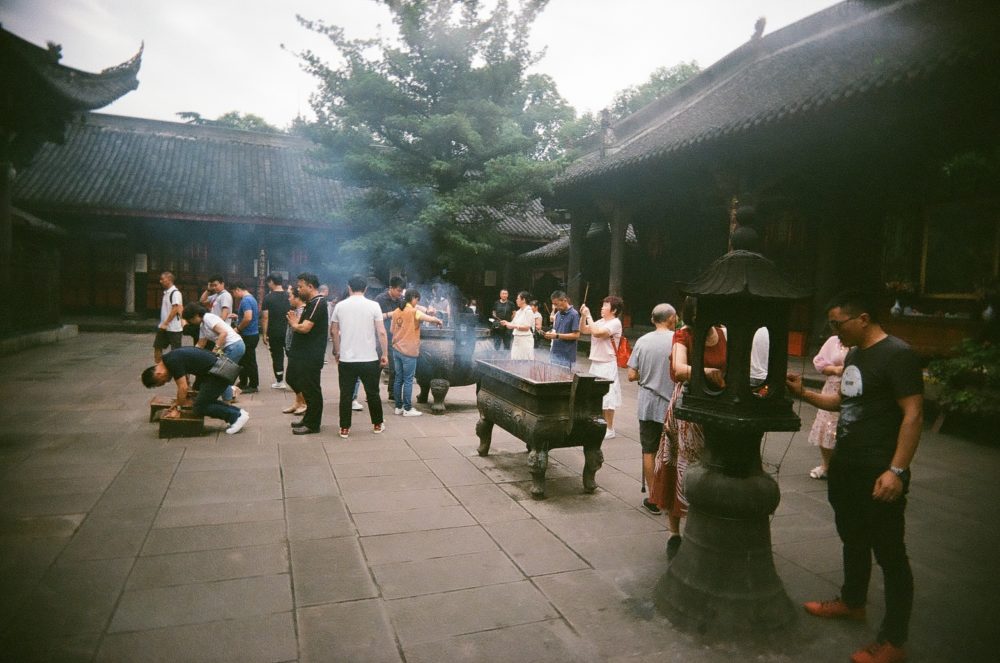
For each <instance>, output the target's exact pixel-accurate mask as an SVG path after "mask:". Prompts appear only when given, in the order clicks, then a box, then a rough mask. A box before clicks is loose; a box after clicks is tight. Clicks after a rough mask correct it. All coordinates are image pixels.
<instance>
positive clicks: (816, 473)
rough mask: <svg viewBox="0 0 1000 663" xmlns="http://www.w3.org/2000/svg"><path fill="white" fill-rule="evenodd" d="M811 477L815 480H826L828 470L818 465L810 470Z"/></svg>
mask: <svg viewBox="0 0 1000 663" xmlns="http://www.w3.org/2000/svg"><path fill="white" fill-rule="evenodd" d="M809 476H811V477H812V478H813V479H825V478H826V468H825V467H823V466H822V465H817V466H816V467H814V468H812V469H811V470H809Z"/></svg>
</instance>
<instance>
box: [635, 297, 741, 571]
mask: <svg viewBox="0 0 1000 663" xmlns="http://www.w3.org/2000/svg"><path fill="white" fill-rule="evenodd" d="M696 315H697V299H696V298H694V297H688V298H687V299H685V300H684V307H683V316H684V326H683V327H682V328H681V329H678V330H677V331H676V332H674V342H673V346H672V348H671V351H670V377H671V378H672V379H673V381H674V384H675V385H676V386H675V387H674V394H673V397H672V398H671V399H670V406H669V408H667V416H666V418H665V420H664V424H663V436H662V437H661V438H660V449H659V451H657V454H656V470H655V472H654V479H655V482H656V485H655V486H654V487H653V491H652V497H651V499H650V501H652V502H654V503H655V504H657V505H658V506H659V507H660V508H661V509H665V510H666V511H667V521H668V524H669V527H670V538H669V539H667V558H668V559H673V557H674V555H676V554H677V550H678V549H679V548H680V545H681V518H683V517H684V516H686V515H687V506H688V502H687V498H686V497H685V495H684V475H685V473H686V472H687V468H688V465H690V464H691V463H694V462H697V461H698V459H699V458H700V457H701V451H702V449H704V448H705V434H704V432H703V431H702V428H701V425H700V424H696V423H693V422H690V421H684V420H683V419H677V418H676V417H674V407H675V406H676V404H677V402H678V399H679V398H681V393H682V391H683V389H684V383H685V382H687V381H688V380H690V379H691V363H690V361H689V356H690V353H691V349H692V348H693V347H694V337H693V335H692V332H693V331H694V330H693V328H692V327H691V323H692V322H694V319H695V316H696ZM704 364H705V378H706V379H707V380H708V382H709V383H710V384H711V385H713V386H714V387H717V388H719V389H722V388H723V387H725V385H726V382H725V375H726V330H725V328H724V327H721V326H716V327H712V328H711V329H710V330H709V331H708V335H707V336H706V337H705V355H704Z"/></svg>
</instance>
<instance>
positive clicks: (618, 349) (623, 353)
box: [615, 334, 632, 368]
mask: <svg viewBox="0 0 1000 663" xmlns="http://www.w3.org/2000/svg"><path fill="white" fill-rule="evenodd" d="M615 356H617V357H618V368H628V359H629V357H631V356H632V347H631V346H630V345H629V344H628V339H627V338H626V337H625V335H624V334H622V336H621V339H620V340H619V341H618V344H617V345H616V346H615Z"/></svg>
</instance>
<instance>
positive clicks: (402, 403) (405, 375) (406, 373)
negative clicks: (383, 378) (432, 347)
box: [392, 352, 417, 410]
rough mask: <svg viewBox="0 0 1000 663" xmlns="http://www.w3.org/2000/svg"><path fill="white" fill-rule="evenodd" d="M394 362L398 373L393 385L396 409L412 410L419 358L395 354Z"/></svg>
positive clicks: (399, 353)
mask: <svg viewBox="0 0 1000 663" xmlns="http://www.w3.org/2000/svg"><path fill="white" fill-rule="evenodd" d="M392 361H393V364H394V366H393V368H394V369H395V371H396V378H395V380H393V383H392V397H393V400H395V401H396V407H401V408H403V409H404V410H409V409H412V408H413V403H412V402H411V401H412V398H413V376H414V375H416V373H417V358H416V357H407V356H406V355H404V354H403V353H401V352H395V353H393V359H392Z"/></svg>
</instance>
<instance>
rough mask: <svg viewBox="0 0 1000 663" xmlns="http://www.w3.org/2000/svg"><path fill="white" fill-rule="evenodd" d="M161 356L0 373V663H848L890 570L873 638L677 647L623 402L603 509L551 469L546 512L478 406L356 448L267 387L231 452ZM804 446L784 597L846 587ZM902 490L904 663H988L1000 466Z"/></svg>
mask: <svg viewBox="0 0 1000 663" xmlns="http://www.w3.org/2000/svg"><path fill="white" fill-rule="evenodd" d="M149 343H150V339H149V338H147V337H144V336H133V335H117V334H84V335H81V336H80V337H78V338H76V339H72V340H70V341H67V342H64V343H61V344H59V345H56V346H49V347H43V348H37V349H33V350H30V351H27V352H23V353H21V354H18V355H14V356H8V357H3V358H0V399H2V403H3V405H2V406H0V476H2V482H0V659H3V660H11V661H34V660H53V661H76V660H80V661H91V660H97V661H196V660H203V661H223V660H231V661H240V662H244V661H401V660H405V661H407V662H408V663H416V662H422V661H433V662H440V661H480V660H482V661H487V660H488V661H491V662H492V661H517V662H525V661H545V662H548V661H574V662H578V661H620V662H625V661H639V660H642V661H646V660H664V661H681V660H683V661H731V660H739V661H745V660H755V661H844V660H847V656H848V654H849V652H850V651H852V650H853V649H854V647H855V646H856V645H857V644H860V643H862V642H865V641H867V640H869V639H870V638H871V637H872V635H873V631H874V629H875V627H876V624H877V621H876V620H877V619H879V618H880V616H881V612H882V601H881V596H880V594H881V592H880V589H881V577H880V574H879V573H878V572H877V571H876V573H875V578H874V579H873V588H872V591H871V598H872V601H871V605H870V614H869V618H868V623H867V624H864V625H861V624H841V623H817V622H816V620H814V619H811V618H806V617H805V616H803V618H802V619H800V621H799V624H798V626H797V627H796V628H795V630H794V631H793V632H792V633H791V634H790V635H789V637H788V640H787V642H785V643H783V644H781V645H780V646H778V647H777V648H776V649H773V650H769V651H768V650H758V649H755V648H753V647H751V646H749V645H748V644H747V643H735V644H712V645H710V644H705V643H702V642H699V641H698V640H697V639H696V638H695V637H693V636H690V635H687V634H683V633H680V632H678V631H676V630H674V629H673V628H672V627H671V625H670V623H669V622H668V621H667V620H666V619H665V618H664V617H662V616H661V615H660V614H658V613H657V612H656V610H655V608H654V607H653V601H652V592H653V586H654V585H655V583H656V582H657V580H658V579H659V578H660V577H661V576H662V575H663V573H664V572H665V569H666V561H665V558H664V555H663V550H664V543H665V534H664V522H665V521H664V519H663V517H654V516H651V515H649V514H646V513H644V512H643V511H642V510H640V508H638V505H639V501H640V499H641V495H640V493H639V449H638V443H637V442H636V439H637V436H638V431H637V428H638V426H637V423H636V422H635V421H634V420H633V417H632V416H630V414H629V413H631V412H634V411H635V410H634V407H635V388H634V386H627V387H626V388H625V405H624V407H623V408H622V410H620V414H619V419H618V424H617V428H618V432H619V435H620V437H619V438H618V439H615V440H611V441H609V442H607V443H606V444H605V446H604V449H605V457H606V462H605V466H604V468H603V469H602V470H601V471H600V472H599V473H598V475H597V478H598V483H599V484H600V489H599V490H598V492H597V493H596V494H594V495H584V494H582V492H581V487H580V470H581V467H582V464H583V463H582V454H581V453H580V451H579V450H578V449H568V450H560V451H557V452H554V453H553V454H552V461H553V462H552V465H551V467H550V470H549V484H548V486H549V491H548V492H549V497H548V499H546V500H545V501H532V500H531V499H530V498H529V496H528V493H527V482H528V474H527V471H526V469H525V454H524V453H523V445H522V444H521V443H520V442H519V441H517V440H516V439H514V438H512V437H511V436H509V435H507V434H506V433H504V432H503V431H501V430H499V429H497V430H496V433H495V435H494V444H493V450H492V452H491V454H490V456H489V457H487V458H480V457H478V456H477V455H476V453H475V446H476V438H475V436H474V432H473V427H474V424H475V421H476V418H477V415H476V411H475V399H474V391H473V388H471V387H465V388H458V389H453V390H452V391H451V393H450V394H449V397H448V398H449V413H448V414H447V415H444V416H440V417H434V416H425V417H421V418H419V419H403V418H399V417H395V416H392V415H391V414H390V415H389V417H388V430H387V432H386V433H385V434H384V435H381V436H375V435H373V434H372V433H370V432H369V430H370V428H369V426H368V419H367V412H363V413H361V416H360V418H358V419H356V420H355V421H356V424H355V428H354V431H355V432H354V433H353V434H352V436H351V438H350V439H349V440H347V441H345V440H341V439H340V438H338V437H337V436H336V435H335V428H334V424H335V422H334V423H328V425H327V426H326V427H325V429H324V431H323V433H322V434H321V435H317V436H307V437H294V436H292V435H291V434H290V432H289V427H288V423H287V422H288V417H286V416H284V415H281V414H280V413H279V410H280V408H281V407H282V405H283V404H285V403H287V402H288V401H289V399H290V395H289V394H288V393H287V392H280V391H273V390H271V389H265V390H264V391H263V392H262V393H260V394H257V395H254V396H252V397H246V398H244V399H243V406H244V407H246V408H247V409H248V410H249V411H250V412H251V413H252V415H253V418H252V419H251V421H250V423H249V425H248V426H247V428H246V430H245V431H243V432H242V433H240V434H239V435H236V436H226V435H222V434H219V432H218V431H217V430H215V429H213V431H212V432H211V433H209V434H208V435H205V436H204V437H201V438H194V439H177V440H160V439H157V436H156V427H155V426H154V425H153V424H149V423H147V416H148V410H147V407H146V404H147V401H148V399H149V398H150V395H151V394H150V392H148V391H146V390H145V389H143V388H142V386H141V385H140V383H139V380H138V373H139V371H140V369H141V368H142V367H144V366H145V365H147V363H148V359H149V357H150V355H151V352H150V350H149V347H148V346H149ZM260 359H261V365H262V366H267V365H269V364H268V362H267V360H266V358H265V354H264V352H263V351H262V352H261V353H260ZM263 374H264V375H265V377H268V378H269V377H270V374H269V372H268V371H266V370H265V371H263ZM335 377H336V374H335V369H334V367H333V366H332V365H331V366H328V367H327V368H326V370H325V371H324V382H325V387H326V394H327V404H328V405H327V406H328V409H327V417H328V422H333V418H332V417H333V416H334V414H335V403H336V398H337V396H336V388H335V383H336V380H335ZM266 382H268V383H269V382H270V380H266ZM160 391H161V392H162V393H165V394H170V393H171V388H170V387H164V388H163V389H162V390H160ZM802 416H803V419H804V421H805V425H806V426H808V424H809V422H810V421H811V418H812V412H811V411H810V410H809V408H808V407H806V408H804V409H803V410H802ZM213 426H214V424H213ZM805 437H806V436H805V433H799V434H797V435H796V436H795V437H794V438H793V439H791V444H790V445H789V436H788V435H771V436H769V438H768V439H767V441H766V444H765V458H766V460H768V461H769V462H771V463H776V462H778V461H779V459H781V458H782V457H783V456H784V461H783V463H781V467H780V472H779V473H778V477H779V482H780V485H781V488H782V501H781V506H780V507H779V510H778V512H777V514H776V516H775V518H774V521H773V524H772V533H773V541H774V553H775V561H776V564H777V568H778V571H779V574H780V575H781V577H782V579H783V581H784V583H785V586H786V588H787V590H788V593H789V595H790V596H791V598H792V599H793V600H794V601H796V602H800V601H803V600H806V599H809V598H816V597H829V596H832V595H834V594H835V593H836V592H837V587H838V584H839V581H840V570H839V569H840V561H839V547H838V542H837V538H836V535H835V532H834V529H833V526H832V524H831V521H832V518H831V512H830V509H829V507H828V506H827V504H826V500H825V485H824V484H823V483H821V482H818V481H815V480H812V479H809V478H808V477H807V476H806V473H807V471H808V469H809V468H811V467H812V466H813V465H814V464H815V461H816V456H817V454H816V452H815V449H813V448H811V447H809V446H808V445H807V444H806V439H805ZM786 448H787V449H788V453H787V455H784V452H785V449H786ZM914 474H915V479H914V485H913V490H912V493H911V504H910V507H909V512H908V513H909V532H908V540H909V544H910V551H911V556H912V559H913V566H914V571H915V574H916V582H917V598H916V601H917V602H916V610H915V613H914V619H913V634H912V640H911V645H912V650H913V656H912V660H913V661H980V660H981V661H993V660H997V657H996V653H995V652H996V650H997V634H996V631H997V625H998V623H1000V620H998V610H997V609H996V605H997V596H998V589H1000V574H998V573H997V570H996V569H997V566H998V565H997V558H998V554H1000V552H998V551H1000V534H998V525H997V516H998V510H997V505H998V503H1000V502H998V493H1000V488H998V482H997V476H998V475H1000V454H998V451H997V449H995V448H987V447H981V446H975V445H973V444H970V443H968V442H964V441H962V440H959V439H955V438H952V437H948V436H945V435H933V434H929V433H928V434H926V435H925V438H924V441H923V443H922V446H921V450H920V453H919V457H918V462H917V464H916V466H915V468H914Z"/></svg>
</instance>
